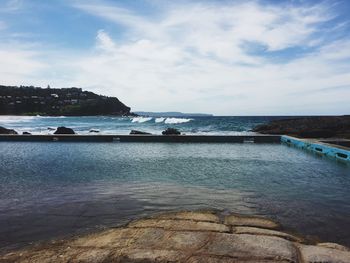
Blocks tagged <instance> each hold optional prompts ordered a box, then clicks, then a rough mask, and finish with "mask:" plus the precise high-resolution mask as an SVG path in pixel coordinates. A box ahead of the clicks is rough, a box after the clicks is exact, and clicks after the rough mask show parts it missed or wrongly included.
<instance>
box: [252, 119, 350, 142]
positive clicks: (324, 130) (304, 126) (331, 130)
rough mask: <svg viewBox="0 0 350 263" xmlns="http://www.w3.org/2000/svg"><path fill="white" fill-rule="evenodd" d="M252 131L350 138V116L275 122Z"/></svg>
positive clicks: (299, 135) (306, 136)
mask: <svg viewBox="0 0 350 263" xmlns="http://www.w3.org/2000/svg"><path fill="white" fill-rule="evenodd" d="M253 131H254V132H259V133H263V134H286V135H292V136H297V137H301V138H330V137H340V138H350V115H346V116H314V117H301V118H293V119H283V120H275V121H271V122H270V123H267V124H262V125H258V126H256V127H255V128H254V129H253Z"/></svg>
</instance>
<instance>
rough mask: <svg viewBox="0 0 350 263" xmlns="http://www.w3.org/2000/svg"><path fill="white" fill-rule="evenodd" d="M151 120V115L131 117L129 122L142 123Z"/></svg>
mask: <svg viewBox="0 0 350 263" xmlns="http://www.w3.org/2000/svg"><path fill="white" fill-rule="evenodd" d="M150 120H152V117H135V118H132V120H131V122H137V123H143V122H146V121H150Z"/></svg>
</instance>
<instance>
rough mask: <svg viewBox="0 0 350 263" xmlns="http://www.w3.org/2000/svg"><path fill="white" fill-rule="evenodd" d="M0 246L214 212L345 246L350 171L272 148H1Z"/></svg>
mask: <svg viewBox="0 0 350 263" xmlns="http://www.w3.org/2000/svg"><path fill="white" fill-rule="evenodd" d="M0 158H1V159H0V160H1V162H0V247H2V248H3V249H9V248H13V247H18V246H22V245H26V244H28V243H29V242H34V241H38V240H45V239H50V238H59V237H65V236H70V235H75V234H79V233H85V232H89V231H92V230H96V229H99V228H105V227H110V226H116V225H120V224H123V223H125V222H127V221H128V220H130V219H135V218H138V217H141V216H145V215H150V214H152V213H155V212H161V211H170V210H186V209H207V208H209V209H220V210H227V211H230V212H238V213H244V214H251V215H264V216H267V217H270V218H273V219H276V220H278V221H280V222H281V223H282V224H283V226H284V227H286V228H287V229H289V230H292V231H296V232H299V233H302V234H304V235H310V236H313V237H317V238H319V239H321V240H326V241H334V242H338V243H342V244H346V245H350V227H349V225H350V190H349V189H350V167H349V165H346V164H343V163H337V162H335V161H334V160H329V159H327V158H322V157H319V156H317V155H313V154H310V153H307V152H303V151H300V150H298V149H295V148H290V147H287V146H285V145H278V144H275V145H274V144H249V143H248V144H171V143H33V142H31V143H23V142H18V143H16V142H11V143H8V142H1V143H0Z"/></svg>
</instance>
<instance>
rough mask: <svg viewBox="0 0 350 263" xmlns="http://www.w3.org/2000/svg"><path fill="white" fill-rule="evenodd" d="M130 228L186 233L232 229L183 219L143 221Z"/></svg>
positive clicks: (134, 223) (131, 224)
mask: <svg viewBox="0 0 350 263" xmlns="http://www.w3.org/2000/svg"><path fill="white" fill-rule="evenodd" d="M129 227H136V228H144V227H158V228H163V229H166V230H175V231H184V230H195V231H216V232H229V231H230V228H229V227H228V226H226V225H224V224H218V223H211V222H201V221H200V222H196V221H191V220H181V219H143V220H138V221H136V222H132V223H130V224H129Z"/></svg>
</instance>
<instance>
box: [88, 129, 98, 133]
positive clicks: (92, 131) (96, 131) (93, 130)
mask: <svg viewBox="0 0 350 263" xmlns="http://www.w3.org/2000/svg"><path fill="white" fill-rule="evenodd" d="M89 132H90V133H99V132H100V131H99V130H95V129H91V130H90V131H89Z"/></svg>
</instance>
